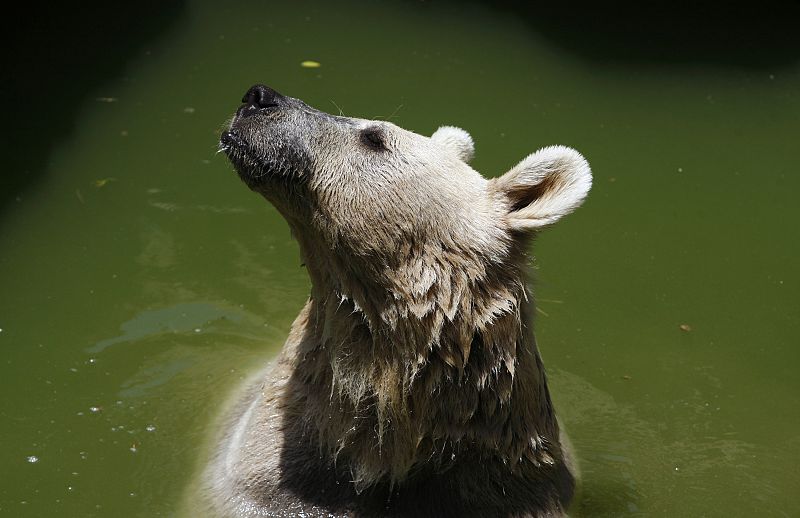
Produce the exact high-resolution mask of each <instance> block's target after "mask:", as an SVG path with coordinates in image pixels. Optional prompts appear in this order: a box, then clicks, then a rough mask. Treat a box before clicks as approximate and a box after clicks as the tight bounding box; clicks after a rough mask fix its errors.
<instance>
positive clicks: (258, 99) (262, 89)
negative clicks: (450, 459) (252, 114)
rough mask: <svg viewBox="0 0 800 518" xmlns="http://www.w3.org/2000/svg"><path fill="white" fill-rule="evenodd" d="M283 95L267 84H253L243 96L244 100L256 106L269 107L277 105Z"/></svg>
mask: <svg viewBox="0 0 800 518" xmlns="http://www.w3.org/2000/svg"><path fill="white" fill-rule="evenodd" d="M282 97H283V96H282V95H281V94H279V93H278V92H276V91H275V90H273V89H272V88H270V87H268V86H265V85H261V84H259V85H253V86H251V87H250V89H249V90H247V93H246V94H244V97H242V102H243V103H245V104H246V105H247V106H252V107H254V108H269V107H270V106H277V105H278V101H279V100H280V99H281V98H282Z"/></svg>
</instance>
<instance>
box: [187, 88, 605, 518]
mask: <svg viewBox="0 0 800 518" xmlns="http://www.w3.org/2000/svg"><path fill="white" fill-rule="evenodd" d="M283 99H287V100H286V101H284V100H283ZM281 102H285V108H282V110H283V111H284V112H286V113H287V114H288V115H286V117H289V118H290V120H291V122H289V123H286V126H284V128H288V129H284V130H281V132H280V133H275V131H276V130H275V129H274V128H275V127H279V126H280V122H275V121H276V120H279V119H277V118H276V117H278V116H276V115H270V114H267V115H265V119H264V120H261V121H260V122H259V124H262V125H260V126H252V127H251V129H247V128H248V126H247V124H254V123H252V122H248V121H244V122H242V123H240V124H239V131H240V132H241V133H242V134H244V135H245V136H246V137H245V138H243V141H244V142H247V141H249V142H252V143H253V144H252V145H253V146H254V149H255V151H248V150H247V149H233V150H229V155H230V156H231V159H232V161H233V163H234V164H235V165H236V166H237V169H238V170H239V173H240V175H243V179H244V180H245V181H246V182H247V183H248V185H249V186H250V187H251V188H253V189H254V190H256V191H257V192H260V193H261V194H263V195H264V196H265V197H266V198H267V199H268V200H270V201H272V202H273V203H274V204H275V206H276V207H277V208H278V209H279V210H280V211H281V212H282V213H283V215H284V216H285V217H286V219H287V221H288V222H289V224H290V226H291V227H292V230H293V233H294V235H295V236H296V237H297V239H298V242H299V244H300V249H301V253H302V255H303V260H304V262H305V264H306V266H307V268H308V271H309V275H310V277H311V280H312V292H311V296H310V298H309V301H308V302H307V304H306V305H305V307H304V308H303V310H302V311H301V313H300V315H299V316H298V317H297V319H296V320H295V322H294V324H293V325H292V329H291V331H290V334H289V337H288V339H287V341H286V344H285V345H284V347H283V350H282V352H281V354H280V356H279V357H278V358H277V359H276V360H275V361H274V362H273V363H272V364H271V365H270V366H269V367H268V368H267V369H266V370H265V371H264V372H262V373H260V374H259V376H258V377H257V378H256V380H255V381H253V382H251V383H250V384H249V385H248V386H247V387H246V389H245V390H244V394H243V395H240V396H239V397H238V398H237V400H236V403H234V405H233V406H232V410H230V411H229V412H228V414H227V417H226V418H225V419H224V420H223V423H222V425H221V427H220V429H221V434H220V436H219V437H218V438H217V439H216V440H215V444H217V445H218V446H216V447H215V448H214V454H213V458H212V459H211V461H210V462H209V465H208V467H207V469H206V470H205V472H204V475H203V482H202V490H201V494H202V497H200V500H201V501H202V502H203V504H202V505H203V506H205V508H206V509H207V510H208V512H209V514H210V515H214V516H236V517H243V516H296V515H299V514H301V513H302V514H304V515H305V516H420V517H423V516H431V517H433V516H459V517H462V516H506V517H534V516H560V515H563V514H564V513H565V510H566V508H567V506H568V504H569V501H570V499H571V498H572V494H573V490H574V483H575V480H574V478H575V475H574V469H573V467H572V461H571V458H570V454H569V452H567V451H566V449H565V447H564V446H563V444H564V442H563V438H562V436H561V433H560V431H559V425H558V422H557V419H556V416H555V412H554V410H553V406H552V403H551V400H550V395H549V392H548V389H547V382H546V376H545V372H544V368H543V365H542V361H541V358H540V356H539V352H538V349H537V347H536V342H535V339H534V335H533V332H532V329H531V327H530V323H531V320H532V318H531V317H532V313H533V301H532V298H531V296H530V295H529V294H528V293H527V291H526V273H525V272H526V268H527V265H528V263H529V257H528V256H527V252H526V251H527V249H528V248H529V244H530V240H531V237H532V236H533V233H531V232H530V229H532V228H537V227H538V226H540V225H544V224H549V223H551V222H552V221H555V220H556V219H558V217H560V216H561V215H563V214H565V213H567V212H569V211H571V210H573V209H574V207H576V206H577V205H578V204H579V203H580V201H582V199H583V197H584V196H585V192H586V191H588V185H589V184H590V176H589V177H588V178H589V180H588V182H589V184H586V185H584V184H580V182H585V181H586V179H585V178H586V176H587V175H588V166H585V161H583V159H582V157H580V155H577V153H576V152H574V151H572V150H568V149H567V148H547V149H545V150H543V151H540V152H539V153H538V154H535V155H531V157H528V158H527V159H526V160H525V161H523V162H522V163H521V164H520V165H518V166H517V167H516V168H515V169H512V171H510V172H509V174H507V175H505V176H503V177H501V178H500V179H498V180H495V181H486V180H483V179H482V178H481V177H480V176H479V175H477V173H474V171H472V170H471V169H470V168H469V167H468V166H467V165H466V163H465V162H464V160H465V159H468V158H469V157H471V154H472V141H471V138H469V135H467V134H466V132H463V130H457V129H447V130H446V131H444V132H442V133H440V137H439V138H438V140H437V139H436V138H434V139H433V140H431V139H427V138H425V137H421V136H418V135H415V134H411V133H410V132H405V130H402V129H400V128H396V127H394V126H393V125H390V124H388V123H384V126H383V127H382V129H381V131H382V132H385V133H386V135H387V137H386V138H387V141H386V142H385V144H384V143H383V142H381V145H383V146H385V147H384V148H383V149H382V150H381V149H380V146H374V147H375V153H384V154H383V155H380V154H368V153H366V152H365V151H363V150H362V149H361V148H353V147H352V146H357V145H358V144H357V143H354V141H355V139H353V141H351V140H347V139H349V138H350V137H349V135H350V133H349V132H350V131H351V129H350V128H351V126H352V127H354V128H355V131H357V130H358V128H362V127H364V126H365V125H369V124H374V123H372V122H369V121H359V120H357V119H346V120H345V119H343V118H336V117H332V116H328V115H327V114H320V112H316V111H314V110H313V109H311V108H308V107H307V106H305V105H304V104H302V103H300V102H299V101H296V100H293V99H289V98H282V100H281ZM317 114H319V115H317ZM269 117H273V118H272V119H270V118H269ZM270 121H272V122H270ZM331 121H333V122H331ZM326 125H327V126H326ZM242 127H243V128H244V129H242ZM232 128H234V129H235V128H237V121H236V120H235V121H234V123H233V125H232ZM265 128H266V129H265ZM297 128H299V129H297ZM267 131H272V132H273V133H272V134H271V135H269V136H268V137H269V138H267V135H264V132H267ZM287 132H288V133H292V132H294V133H293V134H290V135H289V136H288V137H285V138H286V139H288V140H285V141H280V140H278V141H276V138H275V135H279V136H281V138H284V137H283V136H284V135H285V134H286V133H287ZM337 133H338V135H336V134H337ZM329 134H334V136H330V135H329ZM462 134H463V135H466V137H464V136H463V135H462ZM372 137H373V136H372V135H371V136H370V138H372ZM434 137H436V135H434ZM237 138H241V137H237ZM330 138H334V139H335V145H334V147H333V149H334V150H333V151H331V143H330V142H328V143H324V142H323V143H322V144H320V142H321V140H324V139H330ZM465 138H467V139H469V141H468V142H467V141H466V140H465ZM297 139H299V140H301V141H302V142H303V144H302V145H301V146H300V148H299V149H301V150H302V153H298V152H297V150H296V149H295V151H293V152H292V153H293V154H290V155H289V158H286V154H285V153H283V154H281V153H278V155H277V156H275V153H276V152H275V151H274V150H275V149H287V147H288V148H291V147H292V146H291V145H287V142H289V143H290V142H292V141H293V140H297ZM422 139H425V140H422ZM459 139H461V140H459ZM262 141H265V142H268V144H267V145H269V146H271V149H272V151H270V150H265V149H262V150H260V151H259V150H258V147H257V146H258V145H260V144H259V143H260V142H262ZM370 142H371V141H370ZM412 144H413V146H412ZM320 145H321V148H320V149H321V151H318V152H316V153H315V152H314V149H315V147H319V146H320ZM371 145H372V143H371ZM337 149H348V150H350V152H351V153H352V152H353V151H352V150H353V149H357V150H358V152H359V153H364V157H365V158H364V163H365V164H366V166H368V169H366V170H368V171H370V174H373V173H374V172H375V171H378V173H376V174H375V175H373V176H368V177H367V179H366V180H364V179H363V178H364V174H362V175H361V176H358V177H350V178H344V179H343V178H341V177H339V178H337V179H336V181H331V178H330V176H329V175H330V173H329V172H328V171H329V169H330V167H331V164H332V163H333V164H337V166H338V167H339V168H344V169H343V170H344V171H345V176H346V173H347V171H349V170H351V169H352V167H353V166H352V163H350V164H348V163H346V162H347V161H348V160H353V159H352V158H350V157H349V156H341V155H338V156H334V155H331V153H335V152H336V150H337ZM392 153H394V155H392ZM576 155H577V157H576ZM398 156H399V157H401V158H395V157H398ZM254 157H255V158H254ZM298 157H299V158H298ZM275 162H278V163H279V164H280V168H276V167H273V169H272V170H266V171H265V170H264V167H267V166H265V164H269V163H275ZM431 163H432V164H433V166H431ZM292 164H294V166H293V165H292ZM398 164H399V165H398ZM415 164H419V165H418V166H415ZM576 164H577V165H576ZM362 165H363V164H362ZM366 166H365V167H366ZM573 166H575V167H578V166H579V167H584V169H585V170H580V171H578V173H576V174H577V176H574V177H572V176H570V174H571V173H572V172H574V171H572V169H574V167H573ZM293 167H294V169H292V168H293ZM359 167H361V166H359ZM254 170H255V173H253V171H254ZM276 170H278V173H276ZM285 170H286V171H288V172H286V171H285ZM395 170H400V171H401V172H403V173H405V174H404V175H403V176H401V175H399V174H395ZM415 173H416V174H415ZM337 174H339V173H337ZM453 174H463V175H464V176H463V178H464V180H463V181H462V180H459V181H456V182H455V183H454V182H453V176H452V175H453ZM576 182H577V184H576ZM527 184H530V185H527ZM536 185H539V187H536ZM574 185H578V187H579V188H584V187H585V189H584V192H583V193H582V194H581V193H578V195H576V194H575V187H574ZM537 189H538V190H537ZM558 189H562V191H563V192H561V193H559V192H558ZM445 191H448V192H445ZM359 192H368V193H370V195H369V196H368V197H366V198H359V197H358V193H359ZM570 195H571V196H572V198H573V199H570V198H569V197H570ZM298 197H299V198H300V199H302V200H303V201H302V203H299V202H298V201H297V200H298ZM440 198H443V199H444V201H443V202H442V201H441V200H440ZM354 200H357V201H358V203H355V202H354ZM365 200H366V201H365ZM386 200H390V202H388V203H387V201H386ZM520 200H522V201H520ZM559 200H566V201H565V202H564V203H563V204H562V205H559V203H560V202H559ZM536 203H539V204H540V206H541V207H540V208H537V207H536V206H534V205H535V204H536ZM354 207H355V208H356V209H357V210H355V209H354ZM559 210H561V211H562V212H560V213H559ZM420 211H422V212H420ZM536 218H539V220H538V222H537V220H536ZM387 222H388V224H387Z"/></svg>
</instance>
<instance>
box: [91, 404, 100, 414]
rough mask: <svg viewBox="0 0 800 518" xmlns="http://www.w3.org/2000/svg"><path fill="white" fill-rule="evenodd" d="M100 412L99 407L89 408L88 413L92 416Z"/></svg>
mask: <svg viewBox="0 0 800 518" xmlns="http://www.w3.org/2000/svg"><path fill="white" fill-rule="evenodd" d="M102 411H103V407H101V406H90V407H89V412H91V413H93V414H99V413H100V412H102Z"/></svg>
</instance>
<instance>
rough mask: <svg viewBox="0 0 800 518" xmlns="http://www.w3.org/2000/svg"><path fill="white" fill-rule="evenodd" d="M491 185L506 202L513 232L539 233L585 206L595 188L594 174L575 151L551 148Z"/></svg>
mask: <svg viewBox="0 0 800 518" xmlns="http://www.w3.org/2000/svg"><path fill="white" fill-rule="evenodd" d="M491 186H492V189H494V191H495V192H497V193H499V194H500V195H501V196H503V197H504V198H505V200H506V201H507V206H506V210H507V212H508V215H507V221H508V224H509V226H510V227H511V228H512V229H514V230H520V231H525V230H536V229H538V228H541V227H543V226H545V225H550V224H551V223H555V222H556V221H558V220H559V219H560V218H561V217H562V216H566V215H567V214H569V213H570V212H572V211H573V210H575V209H577V208H578V206H579V205H580V204H581V203H583V200H584V198H586V195H587V194H588V193H589V189H590V188H591V187H592V172H591V169H590V168H589V163H588V162H586V159H585V158H583V156H582V155H581V154H580V153H578V152H577V151H575V150H574V149H572V148H568V147H564V146H550V147H546V148H543V149H540V150H539V151H537V152H536V153H533V154H531V155H528V156H527V157H526V158H525V159H524V160H522V162H520V163H519V164H517V165H516V166H514V167H513V168H512V169H511V170H510V171H509V172H507V173H506V174H504V175H503V176H501V177H499V178H495V179H493V180H491Z"/></svg>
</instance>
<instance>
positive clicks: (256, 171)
mask: <svg viewBox="0 0 800 518" xmlns="http://www.w3.org/2000/svg"><path fill="white" fill-rule="evenodd" d="M219 150H220V151H223V152H225V154H226V155H227V157H228V159H229V160H230V161H231V164H233V166H234V168H235V169H236V172H237V173H238V174H239V178H241V179H242V181H243V182H244V183H245V184H247V186H248V187H250V188H251V189H255V188H257V187H259V186H261V185H263V184H264V183H265V181H266V180H267V179H268V178H270V177H272V176H274V173H275V172H276V167H275V165H274V164H272V163H270V161H268V160H266V159H265V158H263V157H261V156H260V155H259V154H258V153H256V152H255V151H254V150H253V148H252V147H251V146H250V145H249V144H248V143H247V142H246V141H245V140H244V139H243V138H242V137H241V136H239V134H238V133H236V132H233V131H226V132H224V133H223V134H222V136H221V137H220V139H219Z"/></svg>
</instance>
